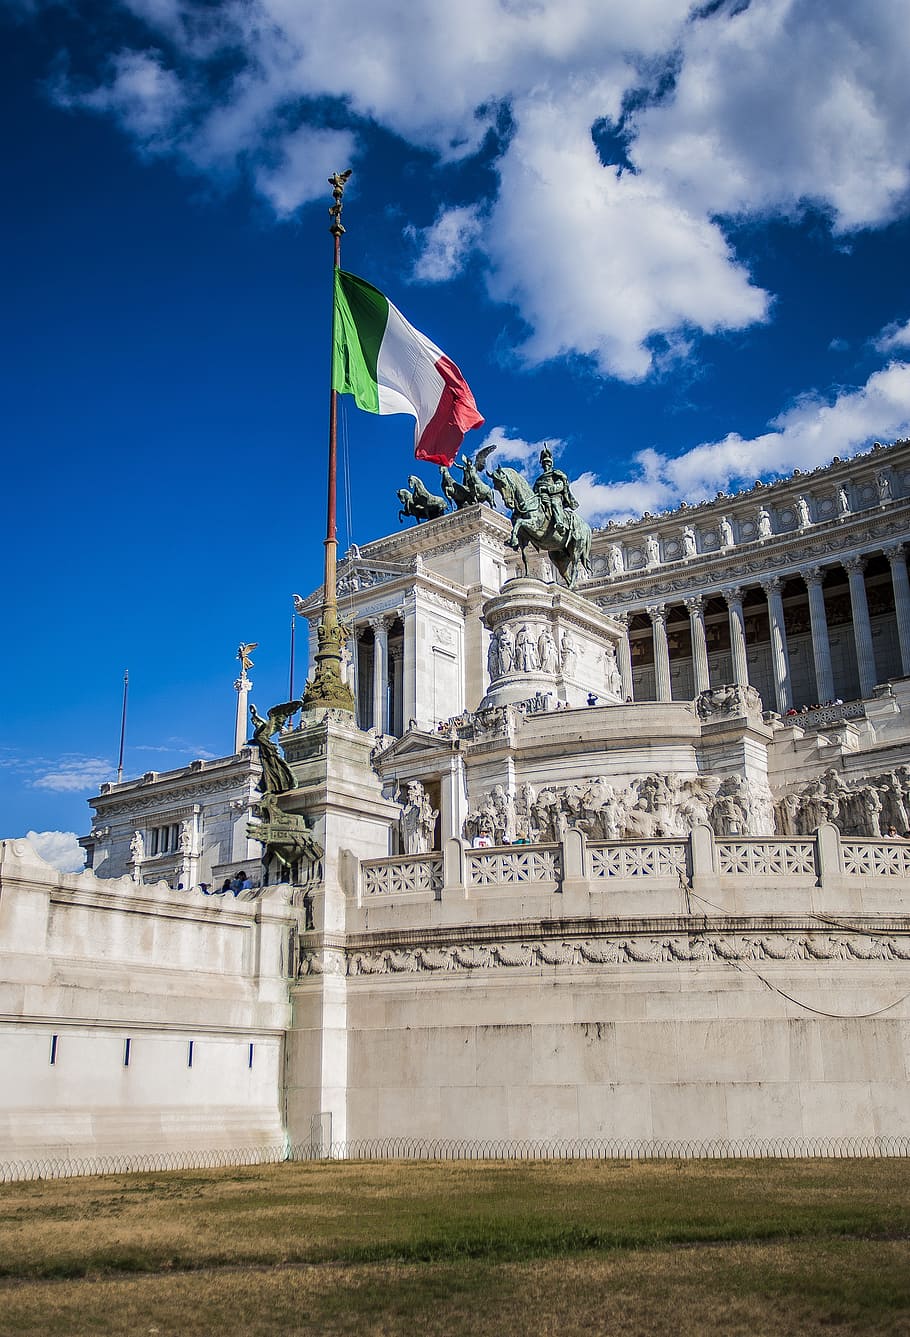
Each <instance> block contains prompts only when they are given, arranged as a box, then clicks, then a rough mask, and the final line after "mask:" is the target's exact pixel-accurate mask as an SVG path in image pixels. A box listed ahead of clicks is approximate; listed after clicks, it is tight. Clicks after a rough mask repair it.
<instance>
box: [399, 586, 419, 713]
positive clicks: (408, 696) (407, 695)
mask: <svg viewBox="0 0 910 1337" xmlns="http://www.w3.org/2000/svg"><path fill="white" fill-rule="evenodd" d="M401 621H402V623H403V624H404V646H403V648H404V653H403V656H402V663H401V679H402V683H401V687H402V695H401V709H402V719H401V729H402V732H403V733H404V732H405V731H406V730H407V728H408V725H409V724H410V722H411V720H416V719H417V715H418V711H419V708H420V706H421V705H423V702H420V703H418V700H417V671H418V665H417V594H416V591H412V593H411V594H410V595H409V596H408V597H407V598H406V599H405V601H404V605H403V607H402V610H401Z"/></svg>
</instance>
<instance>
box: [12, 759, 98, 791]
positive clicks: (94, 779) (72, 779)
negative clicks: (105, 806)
mask: <svg viewBox="0 0 910 1337" xmlns="http://www.w3.org/2000/svg"><path fill="white" fill-rule="evenodd" d="M51 764H52V765H54V769H53V770H48V771H45V772H44V774H43V775H39V776H38V778H37V780H34V781H33V782H32V783H33V785H34V787H35V789H50V790H53V791H54V792H56V793H62V794H69V793H72V794H78V793H80V792H81V791H85V790H96V789H97V788H98V786H99V785H100V784H103V783H104V782H105V781H106V780H112V779H113V778H114V769H115V768H114V767H113V766H112V765H111V763H110V762H109V761H104V760H103V759H102V758H100V757H75V756H72V757H71V756H67V757H61V758H60V760H59V761H58V762H56V763H51Z"/></svg>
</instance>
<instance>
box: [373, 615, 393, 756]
mask: <svg viewBox="0 0 910 1337" xmlns="http://www.w3.org/2000/svg"><path fill="white" fill-rule="evenodd" d="M370 626H371V627H372V628H373V728H374V729H381V730H382V732H383V733H388V732H389V625H388V623H387V622H386V620H385V618H384V617H376V618H372V619H371V621H370Z"/></svg>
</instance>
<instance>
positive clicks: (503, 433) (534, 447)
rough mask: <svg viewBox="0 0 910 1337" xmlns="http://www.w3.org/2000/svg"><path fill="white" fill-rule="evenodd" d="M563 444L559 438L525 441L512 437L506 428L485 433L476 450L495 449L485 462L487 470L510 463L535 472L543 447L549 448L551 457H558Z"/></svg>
mask: <svg viewBox="0 0 910 1337" xmlns="http://www.w3.org/2000/svg"><path fill="white" fill-rule="evenodd" d="M563 444H564V443H563V441H562V440H561V439H560V438H559V437H551V438H550V439H548V440H546V441H525V440H524V439H523V438H522V437H520V436H512V435H511V434H510V432H509V429H508V428H507V427H493V428H492V429H491V430H490V431H489V432H487V434H486V436H485V437H484V439H483V442H482V443H481V445H480V446H478V450H482V449H483V448H484V447H485V446H495V447H496V454H495V455H493V456H491V458H490V459H489V460H487V468H488V469H495V468H496V465H497V464H506V463H511V464H517V465H519V466H520V468H521V469H522V470H524V469H525V468H531V469H532V470H535V471H536V467H537V465H538V463H539V461H540V452H541V451H542V450H543V448H544V446H549V447H550V450H551V451H552V452H553V455H554V456H558V455H559V453H560V451H561V450H562V448H563Z"/></svg>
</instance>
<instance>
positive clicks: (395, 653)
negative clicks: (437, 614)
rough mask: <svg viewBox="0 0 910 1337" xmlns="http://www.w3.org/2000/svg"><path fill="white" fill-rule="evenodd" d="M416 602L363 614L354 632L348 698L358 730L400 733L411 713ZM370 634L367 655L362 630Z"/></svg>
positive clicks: (411, 600) (415, 653)
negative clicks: (351, 699) (350, 697)
mask: <svg viewBox="0 0 910 1337" xmlns="http://www.w3.org/2000/svg"><path fill="white" fill-rule="evenodd" d="M416 625H417V617H416V605H415V604H414V601H413V599H410V600H405V604H404V606H403V607H402V608H397V609H395V610H394V611H392V612H389V613H382V614H379V615H377V616H374V617H368V618H366V619H364V621H363V622H362V623H360V624H359V625H358V626H357V628H356V631H355V637H354V654H353V666H354V679H355V681H354V683H353V684H352V687H353V689H354V699H355V701H356V702H357V715H358V724H359V725H360V727H361V728H362V729H381V731H382V732H383V733H384V734H400V733H402V732H403V731H404V729H405V727H406V725H407V722H408V719H410V718H412V717H413V716H414V714H415V713H416V697H415V691H416V659H417V637H416ZM367 630H369V631H370V632H371V633H372V656H371V655H370V653H369V647H370V643H369V640H365V639H364V632H365V631H367Z"/></svg>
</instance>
